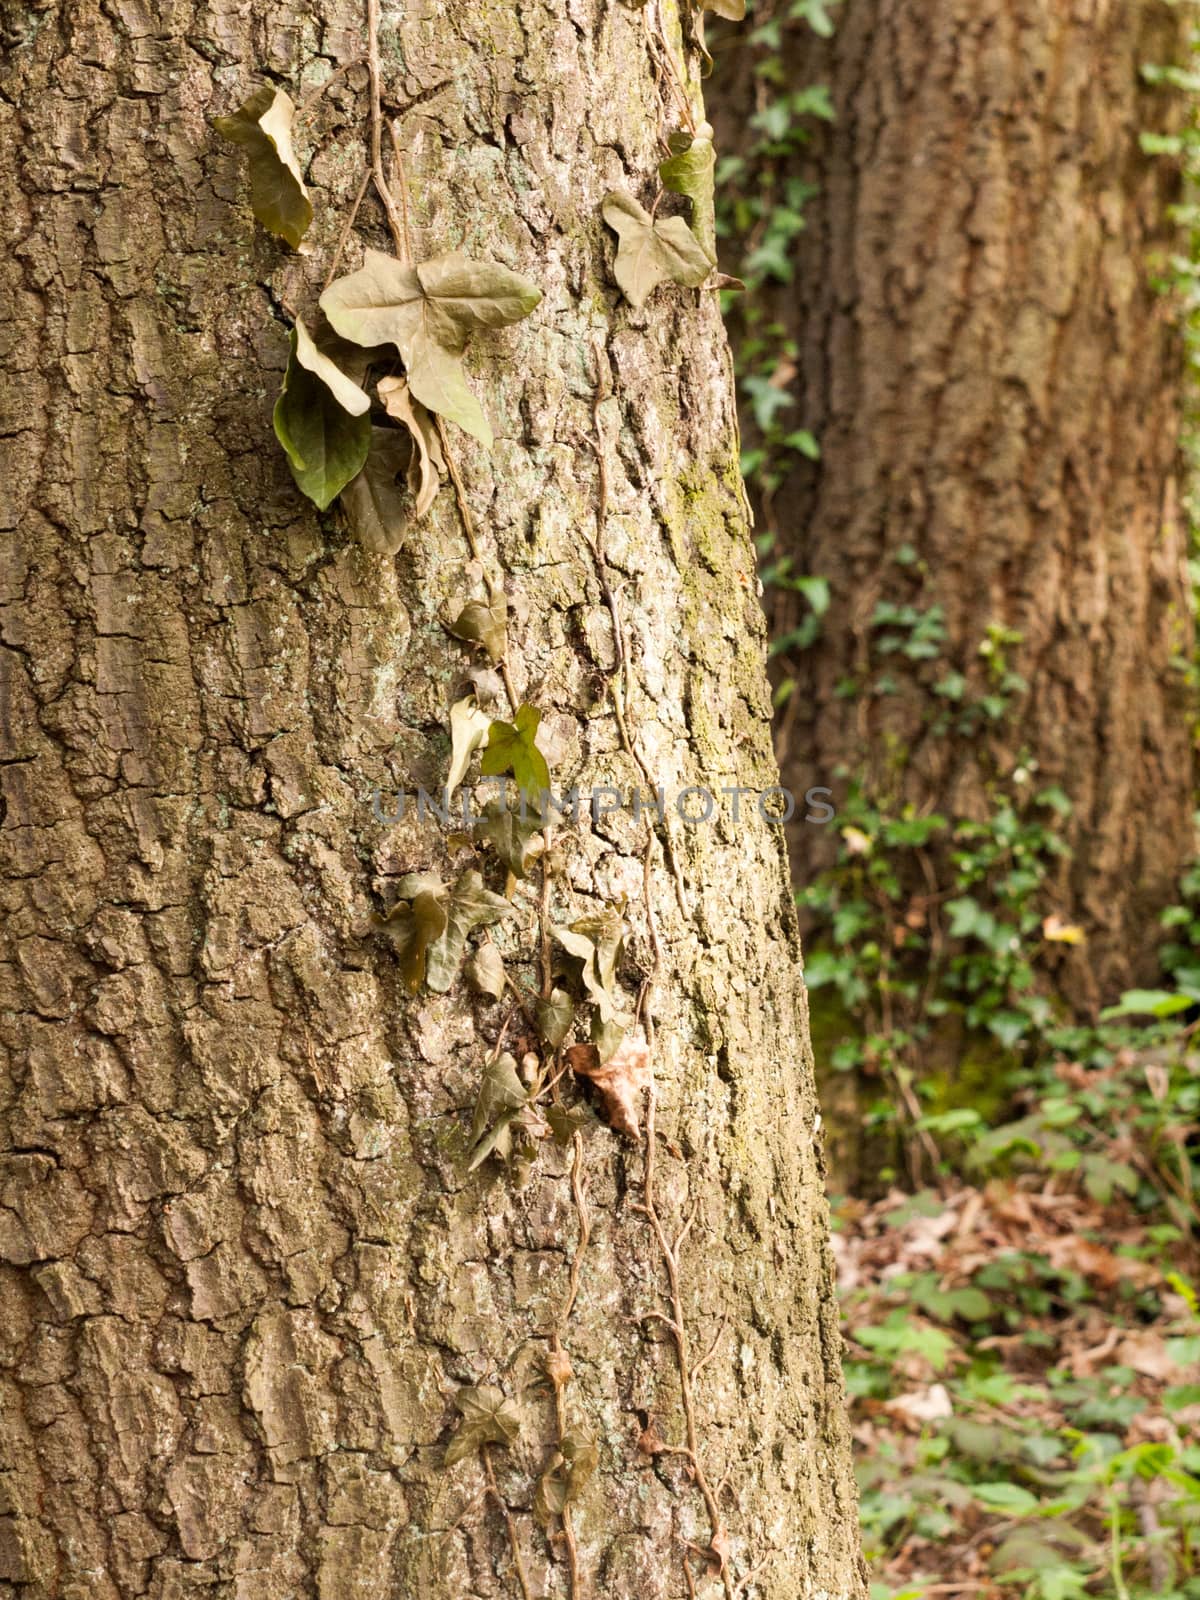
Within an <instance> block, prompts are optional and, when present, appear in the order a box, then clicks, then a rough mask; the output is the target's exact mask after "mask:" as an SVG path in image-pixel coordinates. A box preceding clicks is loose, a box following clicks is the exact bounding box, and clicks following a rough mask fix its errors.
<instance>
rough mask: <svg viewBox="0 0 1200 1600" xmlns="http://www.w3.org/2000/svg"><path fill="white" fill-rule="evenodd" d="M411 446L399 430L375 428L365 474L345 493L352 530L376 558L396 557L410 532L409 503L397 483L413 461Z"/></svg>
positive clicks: (345, 489) (345, 502)
mask: <svg viewBox="0 0 1200 1600" xmlns="http://www.w3.org/2000/svg"><path fill="white" fill-rule="evenodd" d="M412 454H413V452H412V446H411V444H410V443H409V441H408V440H407V439H406V438H405V437H404V435H403V434H402V433H401V432H399V430H398V429H396V428H372V429H371V442H370V448H369V450H368V451H367V459H366V461H364V463H363V467H362V471H361V472H359V473H358V474H357V476H356V477H353V478H351V480H350V482H349V483H348V484H347V485H346V487H345V488H344V489H343V490H342V498H341V504H342V509H343V510H344V511H345V513H346V521H347V522H348V523H349V524H350V531H351V532H352V533H353V534H354V537H355V538H356V539H357V540H358V542H359V544H360V545H362V547H363V549H364V550H369V551H370V552H371V554H372V555H376V556H394V555H395V554H396V552H397V550H399V549H400V548H401V546H402V545H403V543H404V536H405V534H406V533H407V532H408V529H409V526H410V523H409V510H410V507H409V503H408V500H407V499H406V497H405V496H404V495H403V494H402V493H401V491H400V486H399V484H398V483H397V482H396V480H397V478H398V477H399V476H400V474H401V473H402V472H407V471H408V469H409V465H410V463H411V461H412Z"/></svg>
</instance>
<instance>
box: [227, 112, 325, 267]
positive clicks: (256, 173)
mask: <svg viewBox="0 0 1200 1600" xmlns="http://www.w3.org/2000/svg"><path fill="white" fill-rule="evenodd" d="M295 115H296V107H295V106H294V105H293V104H292V101H291V97H290V96H289V95H287V94H285V93H284V91H283V90H282V89H276V88H275V87H274V86H273V85H272V84H269V83H264V84H263V85H262V87H261V88H259V89H256V90H255V91H254V93H253V94H252V95H251V96H250V97H249V99H247V100H244V101H243V102H242V104H241V105H240V106H239V107H238V108H237V110H236V111H235V112H233V113H232V115H231V116H228V117H214V118H213V127H214V128H215V129H216V130H217V132H218V133H219V134H221V136H222V137H223V138H225V139H230V140H232V142H233V143H234V144H241V145H245V146H246V149H247V151H248V153H249V158H250V209H251V210H252V211H253V212H254V215H255V216H256V217H257V218H258V220H259V221H260V222H261V223H262V225H263V227H264V228H269V229H270V231H271V232H272V233H274V234H277V235H278V236H279V238H281V239H285V240H286V241H287V243H288V244H290V245H291V247H292V249H293V250H295V249H297V248H298V247H299V244H300V241H301V239H303V237H304V235H305V234H306V233H307V232H308V225H309V223H310V222H311V221H312V218H313V208H312V202H311V201H310V200H309V198H308V190H307V189H306V188H305V187H304V179H303V178H302V177H301V176H300V166H299V163H298V162H297V160H296V156H295V152H294V151H293V150H292V120H293V118H294V117H295Z"/></svg>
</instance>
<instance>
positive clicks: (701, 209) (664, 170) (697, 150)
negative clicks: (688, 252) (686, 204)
mask: <svg viewBox="0 0 1200 1600" xmlns="http://www.w3.org/2000/svg"><path fill="white" fill-rule="evenodd" d="M716 164H717V157H716V152H715V151H714V150H713V139H712V127H711V125H710V124H709V123H707V122H702V123H701V124H700V126H699V127H698V128H697V129H696V136H695V138H694V139H693V140H692V142H691V143H690V144H689V145H688V146H687V147H686V149H684V150H681V151H678V152H676V154H674V155H672V156H669V157H668V158H667V160H666V161H663V162H661V163H660V164H659V168H658V176H659V179H660V180H661V182H662V184H663V187H664V188H666V189H670V190H671V191H672V193H673V194H681V195H684V196H685V197H686V198H687V199H688V200H690V201H691V202H692V228H693V231H694V232H695V234H696V237H697V238H698V239H699V241H700V244H701V245H702V247H703V248H704V250H705V252H706V253H707V254H708V255H709V256H710V257H711V259H712V260H713V262H714V263H715V261H716V259H717V213H716V198H715V194H716V191H715V184H714V178H713V174H714V172H715V169H716Z"/></svg>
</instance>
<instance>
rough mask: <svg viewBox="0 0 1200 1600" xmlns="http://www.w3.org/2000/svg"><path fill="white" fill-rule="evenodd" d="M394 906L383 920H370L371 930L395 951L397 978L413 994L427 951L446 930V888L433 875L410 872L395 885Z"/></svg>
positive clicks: (424, 965) (423, 968)
mask: <svg viewBox="0 0 1200 1600" xmlns="http://www.w3.org/2000/svg"><path fill="white" fill-rule="evenodd" d="M396 892H397V896H398V898H397V900H396V904H395V905H394V906H393V907H392V909H391V910H390V911H389V912H388V914H387V916H386V917H372V918H371V925H372V927H374V928H376V929H378V931H379V932H380V933H384V934H386V935H387V937H388V938H389V939H390V940H391V941H392V944H393V945H394V946H395V948H396V954H397V956H398V957H399V959H400V974H401V976H402V977H403V979H404V982H405V985H406V986H407V988H408V989H409V991H410V993H412V994H415V993H416V992H417V990H418V989H419V988H420V987H421V982H422V980H423V979H424V977H425V975H426V967H427V963H428V957H429V951H430V949H431V947H432V946H433V945H435V944H436V943H437V941H438V940H440V939H441V938H443V936H444V935H445V932H446V926H447V914H446V904H445V898H446V886H445V884H443V882H442V880H441V879H440V878H439V877H438V876H437V874H436V873H433V872H410V873H408V874H406V876H405V877H403V878H401V880H400V882H399V883H398V884H397V885H396Z"/></svg>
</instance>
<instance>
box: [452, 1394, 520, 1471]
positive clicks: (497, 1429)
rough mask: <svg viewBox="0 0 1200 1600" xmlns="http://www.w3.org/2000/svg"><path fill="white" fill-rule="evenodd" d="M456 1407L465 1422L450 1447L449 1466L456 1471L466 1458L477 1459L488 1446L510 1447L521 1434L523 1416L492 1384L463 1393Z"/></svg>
mask: <svg viewBox="0 0 1200 1600" xmlns="http://www.w3.org/2000/svg"><path fill="white" fill-rule="evenodd" d="M454 1403H455V1405H456V1406H457V1407H458V1409H459V1411H461V1413H462V1421H461V1422H460V1423H459V1425H458V1427H457V1429H456V1430H455V1433H454V1437H453V1438H452V1439H451V1440H450V1443H449V1444H448V1445H447V1446H446V1456H445V1465H446V1466H448V1467H452V1466H453V1465H454V1464H455V1462H456V1461H461V1460H462V1459H463V1458H464V1456H469V1455H474V1453H475V1452H476V1451H477V1450H482V1448H483V1447H484V1445H485V1444H503V1445H510V1444H512V1442H513V1440H514V1439H515V1438H516V1437H517V1434H518V1433H519V1432H520V1431H521V1416H520V1413H519V1412H518V1410H517V1408H516V1406H515V1405H514V1404H513V1402H512V1401H511V1400H506V1399H505V1398H504V1395H503V1393H502V1392H501V1391H500V1390H499V1389H496V1388H493V1387H492V1385H491V1384H480V1385H479V1386H478V1387H475V1388H467V1389H460V1390H459V1392H458V1394H456V1395H455V1397H454Z"/></svg>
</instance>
